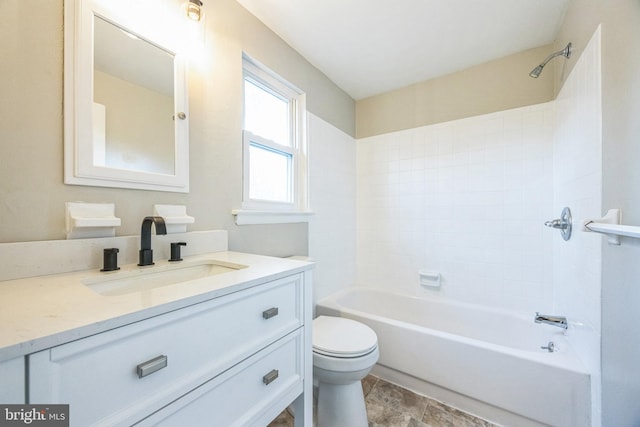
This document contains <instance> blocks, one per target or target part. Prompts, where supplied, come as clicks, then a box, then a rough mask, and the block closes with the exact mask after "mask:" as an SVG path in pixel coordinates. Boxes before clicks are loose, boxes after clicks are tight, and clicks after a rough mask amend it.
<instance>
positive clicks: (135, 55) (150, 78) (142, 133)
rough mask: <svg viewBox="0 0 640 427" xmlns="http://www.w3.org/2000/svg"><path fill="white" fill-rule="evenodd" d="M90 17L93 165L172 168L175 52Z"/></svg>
mask: <svg viewBox="0 0 640 427" xmlns="http://www.w3.org/2000/svg"><path fill="white" fill-rule="evenodd" d="M93 21H94V25H93V32H94V33H93V43H94V44H93V144H94V151H93V155H94V159H93V160H94V165H95V166H103V167H105V166H106V167H110V168H118V169H129V170H136V171H145V172H153V173H161V174H174V173H175V168H174V162H175V157H174V151H175V148H174V147H175V135H174V124H173V121H174V117H173V116H174V113H173V109H174V97H173V92H174V88H173V60H174V55H173V54H172V53H170V52H167V51H165V50H164V49H162V48H160V47H158V46H155V45H154V44H152V43H150V42H148V41H146V40H144V39H142V38H140V37H138V36H136V35H135V34H132V33H131V32H129V31H127V30H125V29H124V28H121V27H119V26H117V25H114V24H112V23H111V22H108V21H106V20H104V19H102V18H100V17H99V16H94V20H93Z"/></svg>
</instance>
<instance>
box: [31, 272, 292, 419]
mask: <svg viewBox="0 0 640 427" xmlns="http://www.w3.org/2000/svg"><path fill="white" fill-rule="evenodd" d="M301 285H302V279H301V275H296V276H291V277H287V278H284V279H280V280H276V281H273V282H270V283H267V284H263V285H259V286H255V287H253V288H249V289H246V290H243V291H239V292H236V293H233V294H230V295H226V296H224V297H220V298H216V299H213V300H210V301H207V302H204V303H200V304H196V305H193V306H190V307H187V308H184V309H181V310H177V311H174V312H171V313H168V314H165V315H162V316H157V317H155V318H151V319H147V320H145V321H142V322H138V323H135V324H132V325H128V326H124V327H122V328H118V329H114V330H111V331H108V332H105V333H102V334H98V335H94V336H92V337H89V338H85V339H82V340H78V341H75V342H72V343H68V344H65V345H61V346H58V347H54V348H52V349H49V350H46V351H43V352H40V353H35V354H33V355H30V356H29V400H30V401H31V402H38V403H64V404H69V405H70V410H71V422H72V425H76V426H82V427H84V426H89V425H108V426H112V425H130V424H132V423H133V422H136V421H138V420H140V419H142V418H143V417H145V416H147V415H149V414H151V413H153V412H154V411H157V410H158V409H160V408H162V407H164V406H165V405H167V404H169V403H171V402H172V401H174V400H175V399H177V398H178V397H180V396H182V395H184V394H185V393H188V392H189V391H191V390H192V389H194V388H195V387H197V386H199V385H201V384H202V383H204V382H206V381H208V380H210V379H211V378H213V377H214V376H216V375H218V374H219V373H221V372H223V371H225V370H227V369H229V368H231V367H232V366H234V365H236V364H237V363H239V362H240V361H242V360H244V359H246V358H247V357H249V356H251V355H253V354H255V353H257V352H258V351H260V350H261V349H262V348H264V347H266V346H267V345H269V344H270V343H272V342H274V341H276V340H277V339H279V338H280V337H282V336H284V335H286V334H287V333H290V332H291V331H293V330H296V329H297V328H299V327H300V326H301V324H302V322H303V319H302V305H301V299H302V292H303V291H302V286H301Z"/></svg>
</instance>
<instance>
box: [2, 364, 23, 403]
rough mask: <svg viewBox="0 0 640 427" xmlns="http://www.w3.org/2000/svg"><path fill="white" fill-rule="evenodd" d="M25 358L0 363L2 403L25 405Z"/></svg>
mask: <svg viewBox="0 0 640 427" xmlns="http://www.w3.org/2000/svg"><path fill="white" fill-rule="evenodd" d="M24 378H25V377H24V357H17V358H15V359H11V360H7V361H4V362H0V403H7V404H21V403H25V381H24Z"/></svg>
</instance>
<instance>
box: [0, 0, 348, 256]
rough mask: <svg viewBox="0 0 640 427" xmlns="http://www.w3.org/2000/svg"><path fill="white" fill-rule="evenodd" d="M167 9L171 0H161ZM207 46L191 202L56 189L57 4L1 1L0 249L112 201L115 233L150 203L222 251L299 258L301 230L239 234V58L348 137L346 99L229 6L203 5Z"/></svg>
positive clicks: (194, 74) (197, 88) (136, 226)
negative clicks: (180, 217) (217, 238)
mask: <svg viewBox="0 0 640 427" xmlns="http://www.w3.org/2000/svg"><path fill="white" fill-rule="evenodd" d="M163 1H172V0H163ZM205 8H206V12H207V19H206V29H205V34H204V39H205V48H204V55H203V57H202V58H200V59H201V60H199V61H195V62H194V63H193V64H192V67H191V69H190V73H189V83H190V88H189V91H190V113H191V121H190V158H191V174H190V178H191V191H190V193H189V194H179V193H166V192H155V191H142V190H123V189H110V188H97V187H83V186H71V185H64V184H63V116H62V106H63V99H62V89H63V86H62V81H63V48H62V46H63V0H47V1H42V2H38V4H37V6H36V9H34V5H33V4H28V3H25V2H24V1H21V0H2V1H1V2H0V53H1V54H2V63H3V66H2V67H0V81H1V82H2V101H1V102H0V159H2V160H1V165H2V180H1V181H0V218H1V221H0V242H17V241H32V240H52V239H63V238H64V236H65V235H64V203H65V202H67V201H85V202H113V203H115V204H116V215H117V216H118V217H120V218H121V219H122V226H121V227H119V228H118V229H117V231H116V232H117V234H118V235H134V234H138V233H139V231H140V223H141V220H142V218H143V217H144V216H146V215H149V214H151V213H152V212H153V204H156V203H166V204H184V205H186V206H187V212H188V213H189V214H190V215H192V216H194V217H195V218H196V223H195V224H194V225H193V226H190V227H189V230H207V229H227V230H229V233H230V247H231V249H235V250H245V251H250V252H257V253H269V254H273V255H288V254H293V253H298V254H305V253H307V246H308V242H307V240H308V238H307V225H306V224H294V225H269V226H241V227H238V226H236V225H235V224H234V222H233V217H232V215H231V210H232V209H234V208H239V207H240V204H241V199H242V144H241V120H242V51H246V52H247V53H248V54H249V55H251V56H252V57H253V58H255V59H257V60H258V61H261V62H262V63H264V64H265V65H266V66H268V67H270V68H271V69H273V70H274V71H276V72H277V73H279V74H281V75H282V76H283V77H285V78H286V79H288V80H289V81H291V82H292V83H293V84H295V85H296V86H298V87H299V88H301V89H302V90H304V91H306V93H307V108H308V110H309V111H311V112H312V113H314V114H315V115H316V116H318V117H320V118H322V119H323V120H325V121H327V122H329V123H331V124H332V125H334V126H336V127H337V128H339V129H341V130H343V131H344V132H346V133H347V134H349V135H354V134H355V118H354V117H355V103H354V101H353V100H352V99H351V98H350V97H349V96H348V95H347V94H346V93H345V92H343V91H342V90H341V89H339V88H338V87H337V86H335V85H334V84H333V83H332V82H331V81H330V80H329V79H328V78H327V77H326V76H325V75H324V74H322V73H321V72H320V71H318V70H317V69H316V68H314V67H313V66H312V65H311V64H309V63H308V62H307V61H306V60H305V59H304V58H302V57H301V56H300V55H299V54H298V53H297V52H295V51H294V50H293V49H292V48H291V47H290V46H288V45H287V44H286V43H284V41H282V40H281V39H280V38H279V37H278V36H276V35H275V34H274V33H273V32H271V31H270V30H268V29H267V28H266V27H265V26H264V25H263V24H262V23H261V22H260V21H258V20H257V19H256V18H255V17H253V15H251V14H249V13H248V12H247V11H246V10H245V9H243V8H242V7H241V6H240V5H239V4H238V3H237V2H236V1H234V0H216V1H209V2H205Z"/></svg>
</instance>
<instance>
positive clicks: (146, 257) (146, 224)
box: [138, 216, 167, 266]
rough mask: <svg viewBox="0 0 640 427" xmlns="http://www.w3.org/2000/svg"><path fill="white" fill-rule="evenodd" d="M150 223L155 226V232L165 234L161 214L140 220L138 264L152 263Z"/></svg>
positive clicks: (165, 229) (165, 230)
mask: <svg viewBox="0 0 640 427" xmlns="http://www.w3.org/2000/svg"><path fill="white" fill-rule="evenodd" d="M151 224H155V226H156V234H167V227H166V225H165V223H164V218H162V217H161V216H147V217H145V218H144V219H143V220H142V230H141V232H140V252H139V254H140V262H138V265H139V266H144V265H153V250H152V249H151Z"/></svg>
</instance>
